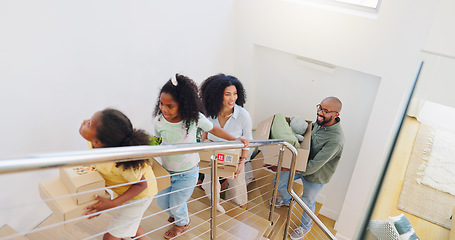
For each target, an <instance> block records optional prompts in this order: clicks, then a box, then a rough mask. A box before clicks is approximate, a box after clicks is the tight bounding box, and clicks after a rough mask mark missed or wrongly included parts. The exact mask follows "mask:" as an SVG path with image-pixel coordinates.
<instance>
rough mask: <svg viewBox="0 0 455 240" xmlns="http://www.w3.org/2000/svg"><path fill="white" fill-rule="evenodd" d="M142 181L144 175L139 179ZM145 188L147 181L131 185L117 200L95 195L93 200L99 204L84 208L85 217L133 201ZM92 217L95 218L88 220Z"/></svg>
mask: <svg viewBox="0 0 455 240" xmlns="http://www.w3.org/2000/svg"><path fill="white" fill-rule="evenodd" d="M142 180H145V177H144V175H142V177H141V181H142ZM146 188H147V181H143V182H138V183H135V184H132V185H131V186H130V188H128V190H126V192H124V193H123V194H122V195H120V196H118V197H117V198H115V199H113V200H111V199H109V198H104V197H100V196H98V195H95V198H96V199H97V200H98V201H99V202H98V203H95V204H93V205H90V206H88V207H86V208H85V209H88V210H89V211H87V212H86V213H85V215H89V214H92V213H95V212H100V211H103V210H106V209H109V208H114V207H117V206H120V205H122V204H123V203H125V202H127V201H129V200H131V199H133V198H134V197H136V196H137V195H139V193H141V192H142V191H144V190H145V189H146ZM93 217H96V216H92V217H90V218H93ZM90 218H89V219H90Z"/></svg>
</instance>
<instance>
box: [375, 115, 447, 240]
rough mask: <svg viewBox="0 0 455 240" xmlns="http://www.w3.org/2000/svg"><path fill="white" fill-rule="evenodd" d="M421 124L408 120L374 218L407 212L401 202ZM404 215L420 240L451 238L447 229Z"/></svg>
mask: <svg viewBox="0 0 455 240" xmlns="http://www.w3.org/2000/svg"><path fill="white" fill-rule="evenodd" d="M419 125H420V123H419V122H418V121H417V120H416V119H415V118H411V117H407V118H406V119H405V121H404V123H403V126H402V128H401V131H400V135H399V137H398V140H397V144H396V146H395V150H394V153H393V155H392V159H391V161H390V164H389V167H388V170H387V173H386V175H385V178H384V182H383V184H382V187H381V190H380V193H379V196H378V198H377V201H376V204H375V208H374V210H373V213H372V217H371V219H381V220H382V219H387V218H388V217H389V216H397V215H399V214H401V213H403V211H401V210H399V209H398V208H397V205H398V199H399V197H400V192H401V186H402V185H403V181H404V177H405V174H406V168H407V164H408V162H409V159H410V156H411V151H412V147H413V145H414V139H415V137H416V134H417V130H418V129H419ZM404 213H405V215H406V217H407V218H408V219H409V222H410V223H411V225H412V226H413V228H414V230H415V231H416V234H417V236H418V237H419V238H420V239H430V240H433V239H435V240H436V239H437V240H444V239H449V230H447V229H446V228H443V227H440V226H438V225H436V224H433V223H431V222H428V221H426V220H423V219H421V218H418V217H416V216H414V215H411V214H408V213H406V212H404Z"/></svg>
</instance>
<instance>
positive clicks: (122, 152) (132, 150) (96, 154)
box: [0, 140, 284, 173]
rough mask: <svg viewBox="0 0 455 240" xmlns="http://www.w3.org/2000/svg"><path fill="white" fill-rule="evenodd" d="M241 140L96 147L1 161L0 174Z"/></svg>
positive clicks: (222, 145)
mask: <svg viewBox="0 0 455 240" xmlns="http://www.w3.org/2000/svg"><path fill="white" fill-rule="evenodd" d="M283 142H284V140H261V141H251V142H250V147H258V146H263V145H272V144H281V143H283ZM243 147H244V145H243V143H242V142H240V141H229V142H207V143H199V144H192V143H184V144H170V145H154V146H134V147H115V148H97V149H90V150H85V151H77V152H63V153H52V154H40V155H32V156H29V157H24V158H17V159H4V160H0V173H9V172H20V171H30V170H37V169H43V168H55V167H64V166H68V167H69V166H78V165H82V164H94V163H103V162H114V161H115V162H119V161H131V160H135V159H143V158H150V157H159V156H166V155H174V154H184V153H192V152H198V151H201V150H215V149H233V148H243Z"/></svg>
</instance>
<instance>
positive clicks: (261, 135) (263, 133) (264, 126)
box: [253, 115, 275, 140]
mask: <svg viewBox="0 0 455 240" xmlns="http://www.w3.org/2000/svg"><path fill="white" fill-rule="evenodd" d="M274 117H275V115H273V116H271V117H269V118H267V119H266V120H264V121H262V122H260V123H258V126H257V127H256V131H255V132H254V136H253V139H254V140H267V139H269V136H270V128H271V127H272V122H273V118H274Z"/></svg>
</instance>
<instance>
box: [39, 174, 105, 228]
mask: <svg viewBox="0 0 455 240" xmlns="http://www.w3.org/2000/svg"><path fill="white" fill-rule="evenodd" d="M39 192H40V196H41V198H42V199H43V200H46V199H53V200H51V201H46V204H47V206H48V207H49V208H50V209H51V210H52V212H54V215H55V216H56V219H57V220H58V221H60V222H62V221H68V220H70V219H73V218H77V217H81V216H83V215H84V213H85V212H86V211H87V210H85V209H84V208H85V207H87V206H90V205H92V204H95V203H97V202H98V201H97V200H93V201H89V202H86V203H84V204H81V205H77V204H76V202H75V201H74V199H73V198H72V197H66V198H58V197H61V196H65V195H69V194H70V193H69V191H68V190H67V189H66V187H65V185H64V184H63V182H62V181H61V180H60V178H54V179H50V180H47V181H44V182H40V183H39ZM100 196H102V197H106V198H110V196H109V195H108V194H107V193H106V192H103V193H102V194H100ZM55 198H57V199H55ZM75 222H77V221H74V222H71V223H69V224H73V223H75ZM65 225H66V226H68V224H65Z"/></svg>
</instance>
